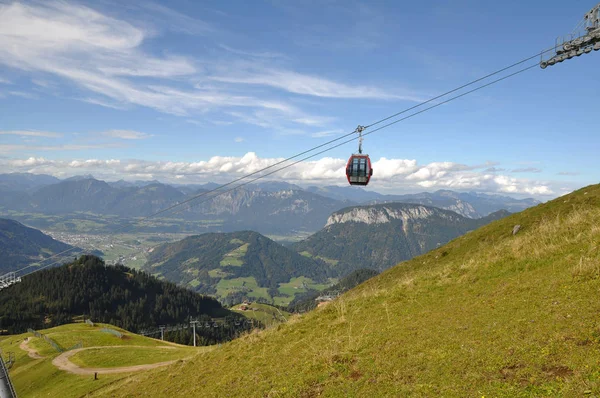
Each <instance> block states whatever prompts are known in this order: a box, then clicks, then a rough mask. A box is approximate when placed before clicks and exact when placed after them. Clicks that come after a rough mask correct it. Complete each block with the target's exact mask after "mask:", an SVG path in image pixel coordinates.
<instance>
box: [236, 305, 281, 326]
mask: <svg viewBox="0 0 600 398" xmlns="http://www.w3.org/2000/svg"><path fill="white" fill-rule="evenodd" d="M242 306H243V304H239V305H236V306H235V307H233V308H232V310H233V311H235V312H237V313H239V314H242V315H244V316H245V317H246V318H248V319H251V320H255V321H258V322H260V323H262V324H263V325H265V326H266V327H271V326H273V325H278V324H280V323H282V322H285V321H286V320H287V319H289V317H290V316H291V314H290V313H289V312H287V311H282V310H280V309H278V308H276V307H273V306H271V305H268V304H259V303H252V304H250V305H248V306H247V307H248V309H247V310H245V311H244V310H242V309H241V308H242Z"/></svg>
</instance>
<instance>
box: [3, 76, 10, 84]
mask: <svg viewBox="0 0 600 398" xmlns="http://www.w3.org/2000/svg"><path fill="white" fill-rule="evenodd" d="M0 84H12V82H11V81H10V80H8V79H5V78H3V77H2V76H0Z"/></svg>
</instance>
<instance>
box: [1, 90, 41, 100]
mask: <svg viewBox="0 0 600 398" xmlns="http://www.w3.org/2000/svg"><path fill="white" fill-rule="evenodd" d="M7 94H9V95H12V96H15V97H21V98H27V99H37V98H38V96H37V95H35V94H33V93H26V92H24V91H9V92H8V93H7Z"/></svg>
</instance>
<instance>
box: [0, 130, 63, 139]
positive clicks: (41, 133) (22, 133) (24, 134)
mask: <svg viewBox="0 0 600 398" xmlns="http://www.w3.org/2000/svg"><path fill="white" fill-rule="evenodd" d="M0 135H18V136H19V137H47V138H60V137H62V136H63V134H60V133H51V132H48V131H29V130H0Z"/></svg>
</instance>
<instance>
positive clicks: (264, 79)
mask: <svg viewBox="0 0 600 398" xmlns="http://www.w3.org/2000/svg"><path fill="white" fill-rule="evenodd" d="M236 70H237V71H230V72H228V73H225V74H221V75H216V76H212V77H211V79H212V80H215V81H219V82H224V83H234V84H255V85H262V86H270V87H275V88H278V89H282V90H285V91H288V92H290V93H294V94H302V95H311V96H315V97H326V98H373V99H394V100H408V101H416V102H420V101H422V99H420V98H417V97H416V96H413V95H410V94H395V93H390V92H387V91H386V90H383V89H380V88H375V87H368V86H361V85H346V84H343V83H340V82H335V81H333V80H328V79H324V78H321V77H318V76H310V75H304V74H301V73H297V72H293V71H286V70H277V69H265V68H260V70H256V69H254V68H252V67H251V68H248V69H247V70H245V71H242V72H239V65H236Z"/></svg>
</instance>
